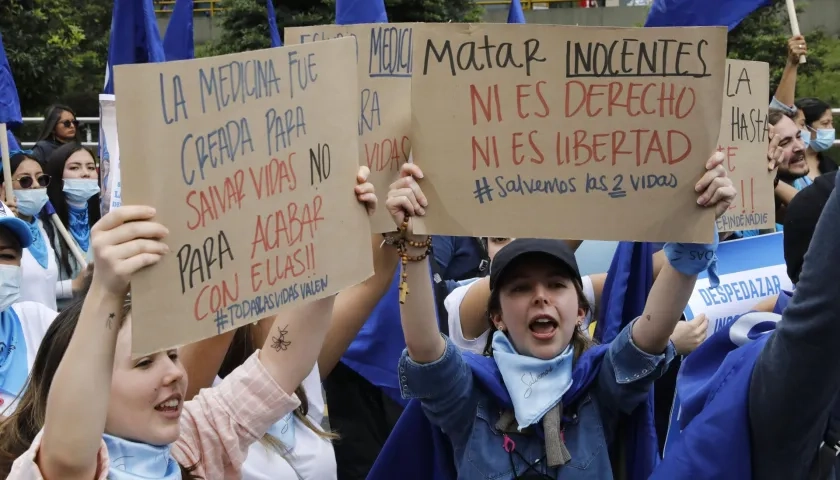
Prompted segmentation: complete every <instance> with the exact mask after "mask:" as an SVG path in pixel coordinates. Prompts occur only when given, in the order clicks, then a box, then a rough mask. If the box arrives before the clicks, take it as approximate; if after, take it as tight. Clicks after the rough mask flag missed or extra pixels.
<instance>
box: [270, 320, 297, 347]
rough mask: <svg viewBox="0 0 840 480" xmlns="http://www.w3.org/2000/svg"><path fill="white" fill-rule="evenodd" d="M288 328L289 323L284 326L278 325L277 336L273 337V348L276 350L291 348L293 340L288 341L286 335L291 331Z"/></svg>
mask: <svg viewBox="0 0 840 480" xmlns="http://www.w3.org/2000/svg"><path fill="white" fill-rule="evenodd" d="M287 328H289V326H288V325H286V326H285V327H283V328H280V327H277V336H276V337H271V348H273V349H274V351H276V352H279V351H280V350H286V349H287V348H289V345H291V344H292V342H291V341H286V335H287V334H288V333H289V331H288V330H286V329H287Z"/></svg>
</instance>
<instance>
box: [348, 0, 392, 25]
mask: <svg viewBox="0 0 840 480" xmlns="http://www.w3.org/2000/svg"><path fill="white" fill-rule="evenodd" d="M358 23H388V14H386V13H385V1H384V0H336V2H335V24H336V25H355V24H358Z"/></svg>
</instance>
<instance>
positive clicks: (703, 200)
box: [697, 197, 706, 205]
mask: <svg viewBox="0 0 840 480" xmlns="http://www.w3.org/2000/svg"><path fill="white" fill-rule="evenodd" d="M705 204H706V199H705V198H703V197H699V198H698V199H697V205H705Z"/></svg>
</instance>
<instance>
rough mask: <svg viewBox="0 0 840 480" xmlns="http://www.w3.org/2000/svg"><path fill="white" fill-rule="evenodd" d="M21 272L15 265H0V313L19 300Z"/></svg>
mask: <svg viewBox="0 0 840 480" xmlns="http://www.w3.org/2000/svg"><path fill="white" fill-rule="evenodd" d="M22 280H23V270H21V268H20V267H19V266H17V265H0V312H2V311H3V310H5V309H7V308H9V307H11V306H12V304H13V303H15V302H17V301H18V300H19V299H20V284H21V282H22Z"/></svg>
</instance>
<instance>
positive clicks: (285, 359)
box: [0, 183, 376, 480]
mask: <svg viewBox="0 0 840 480" xmlns="http://www.w3.org/2000/svg"><path fill="white" fill-rule="evenodd" d="M356 197H357V198H358V199H359V201H360V202H362V203H364V204H365V205H366V206H367V207H368V209H369V211H371V210H373V208H375V204H376V197H375V195H374V193H373V185H371V184H369V183H365V184H362V185H359V186H357V187H356ZM154 216H155V210H154V209H152V208H150V207H144V206H133V205H132V206H125V205H124V206H122V207H121V208H119V209H116V210H112V211H111V212H109V213H108V215H106V216H105V217H103V218H102V220H100V221H99V222H98V223H97V224H96V226H94V227H93V229H92V231H91V237H92V239H91V243H92V245H93V253H94V262H95V264H96V269H95V270H94V273H93V276H92V279H91V285H90V289H89V290H88V292H87V295H86V297H85V299H84V302H83V303H81V302H77V303H75V304H73V305H71V306H70V307H69V308H68V309H66V310H65V311H64V312H62V313H61V314H60V315H59V317H58V318H57V319H56V321H55V322H54V323H53V325H52V326H51V327H50V329H49V331H48V332H47V335H46V337H45V338H44V342H45V343H46V344H47V345H49V348H45V349H41V350H39V352H38V356H37V358H36V359H35V366H34V367H33V371H32V380H31V385H30V386H29V388H28V389H27V391H26V393H25V395H24V397H23V398H22V400H21V404H22V406H21V408H19V409H18V411H17V412H16V413H15V415H16V416H21V415H23V416H28V418H26V417H24V418H23V419H15V418H14V417H12V418H10V419H9V420H7V422H12V425H24V426H25V427H26V428H29V429H32V426H35V428H38V427H39V426H43V428H42V430H41V431H40V432H39V433H38V434H37V436H36V437H35V438H34V440H32V442H31V445H27V444H26V442H27V441H28V439H29V438H30V437H29V435H27V434H28V433H31V431H30V432H15V433H16V434H17V435H16V436H15V438H17V439H20V442H19V444H18V445H16V446H12V447H13V448H10V449H9V451H6V452H0V454H2V455H3V456H6V457H8V456H10V455H14V454H16V453H17V451H20V450H25V451H24V452H23V453H22V454H21V455H20V456H19V457H18V458H17V460H15V462H14V464H13V465H12V468H11V472H10V475H9V477H8V478H10V479H26V480H30V479H38V478H48V479H57V478H61V479H66V480H75V479H81V480H91V479H96V480H104V479H106V478H111V479H137V478H145V479H166V480H170V479H172V480H175V479H194V478H203V479H206V480H210V479H214V480H215V479H223V478H240V476H241V467H242V462H243V461H244V459H245V454H246V452H247V449H248V446H249V445H251V444H252V443H253V442H255V441H256V440H257V439H259V438H260V437H262V436H263V435H264V434H265V432H266V431H267V430H268V428H269V427H270V426H271V425H272V424H274V423H276V422H277V421H279V420H280V419H281V418H283V417H284V416H285V415H287V414H288V413H290V412H292V411H293V410H294V409H295V408H297V407H298V406H299V404H300V402H299V400H298V399H297V398H295V397H292V396H290V395H289V394H288V393H287V392H292V391H294V389H295V388H297V386H298V385H300V383H301V382H302V381H303V379H304V378H305V377H306V376H307V375H308V374H309V372H310V371H311V370H312V366H313V365H314V363H315V361H316V359H317V357H318V353H319V352H320V350H321V344H322V343H323V342H324V336H325V333H326V331H327V328H328V326H329V322H330V319H331V316H332V310H333V302H334V299H335V297H334V296H332V297H327V298H324V299H320V300H315V301H313V302H311V303H308V304H305V305H302V306H300V307H298V308H295V309H291V310H289V311H288V312H287V313H285V314H283V315H281V316H280V317H282V318H278V320H277V321H276V322H275V325H274V327H275V328H273V330H275V331H277V329H278V327H279V329H280V331H282V334H280V338H277V337H275V338H269V339H267V341H266V342H265V344H264V345H263V349H262V350H259V351H257V352H255V353H254V354H253V355H252V356H251V357H250V358H248V360H246V361H245V363H244V364H243V365H242V366H240V367H239V368H237V369H236V370H235V371H233V372H232V373H231V374H230V375H228V376H227V378H225V379H224V380H223V381H222V383H221V384H220V385H219V386H218V387H216V388H211V389H206V390H203V391H202V392H201V393H199V395H198V396H197V397H196V398H195V399H194V400H191V401H187V402H185V401H184V395H185V393H186V388H187V378H186V375H185V372H184V367H183V365H182V364H181V362H180V360H179V358H178V351H177V350H174V349H173V350H170V351H167V352H159V353H155V354H152V355H147V356H144V357H140V358H137V359H132V357H131V326H130V324H131V315H130V310H131V302H130V297H129V296H128V291H129V283H130V281H131V277H132V275H133V274H134V273H135V272H137V271H138V270H141V269H142V268H144V267H146V266H149V265H153V264H155V263H157V262H159V261H160V259H161V258H162V257H163V256H164V255H166V254H169V253H170V252H169V248H168V246H167V245H166V244H165V243H164V242H162V241H161V239H162V238H164V237H165V236H166V235H167V233H168V231H167V229H166V227H164V226H163V225H161V224H160V223H157V222H155V221H154ZM40 415H43V417H42V418H41V417H40ZM22 420H26V421H22Z"/></svg>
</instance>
